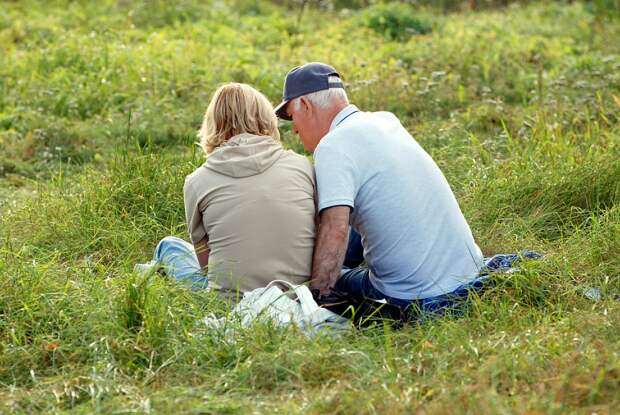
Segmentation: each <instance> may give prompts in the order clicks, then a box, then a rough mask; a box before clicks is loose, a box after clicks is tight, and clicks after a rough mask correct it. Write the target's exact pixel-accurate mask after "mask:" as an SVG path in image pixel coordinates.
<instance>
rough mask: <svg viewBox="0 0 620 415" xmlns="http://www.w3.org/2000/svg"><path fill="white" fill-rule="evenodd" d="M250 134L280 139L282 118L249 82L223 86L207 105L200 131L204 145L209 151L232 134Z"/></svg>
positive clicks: (206, 151)
mask: <svg viewBox="0 0 620 415" xmlns="http://www.w3.org/2000/svg"><path fill="white" fill-rule="evenodd" d="M242 133H248V134H255V135H263V136H270V137H272V138H273V139H274V140H276V141H280V132H279V131H278V119H277V118H276V114H275V112H274V111H273V106H272V105H271V103H270V102H269V100H268V99H267V98H266V97H265V96H264V95H263V94H261V93H260V92H259V91H257V90H256V89H254V88H252V87H251V86H250V85H247V84H239V83H229V84H225V85H222V86H220V87H219V88H218V89H217V90H216V91H215V93H213V97H212V98H211V102H210V103H209V106H208V107H207V111H206V112H205V116H204V120H203V121H202V127H201V128H200V131H199V132H198V137H200V145H201V146H202V148H203V150H204V151H205V153H207V154H209V153H211V152H212V151H213V150H215V149H216V148H218V147H219V146H221V145H222V144H224V143H225V142H226V141H228V140H229V139H230V138H231V137H234V136H236V135H238V134H242Z"/></svg>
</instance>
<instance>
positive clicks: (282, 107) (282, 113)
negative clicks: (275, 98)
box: [274, 101, 292, 121]
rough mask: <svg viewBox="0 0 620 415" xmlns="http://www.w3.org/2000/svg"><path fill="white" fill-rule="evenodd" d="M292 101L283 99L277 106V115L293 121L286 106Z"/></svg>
mask: <svg viewBox="0 0 620 415" xmlns="http://www.w3.org/2000/svg"><path fill="white" fill-rule="evenodd" d="M289 102H290V101H282V102H281V103H280V105H278V106H277V107H276V108H275V110H274V111H275V112H276V116H277V117H278V118H281V119H283V120H287V121H292V118H291V117H289V115H288V114H287V113H286V106H287V104H288V103H289Z"/></svg>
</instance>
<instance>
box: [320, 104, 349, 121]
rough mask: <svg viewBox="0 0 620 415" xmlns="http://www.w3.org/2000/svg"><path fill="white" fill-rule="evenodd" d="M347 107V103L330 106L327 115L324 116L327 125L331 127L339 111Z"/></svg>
mask: <svg viewBox="0 0 620 415" xmlns="http://www.w3.org/2000/svg"><path fill="white" fill-rule="evenodd" d="M348 106H349V103H348V102H345V101H341V102H337V103H336V104H334V105H332V106H331V107H330V108H329V111H328V113H327V114H326V118H327V125H332V122H334V118H336V116H337V115H338V114H340V111H342V110H343V109H345V108H346V107H348Z"/></svg>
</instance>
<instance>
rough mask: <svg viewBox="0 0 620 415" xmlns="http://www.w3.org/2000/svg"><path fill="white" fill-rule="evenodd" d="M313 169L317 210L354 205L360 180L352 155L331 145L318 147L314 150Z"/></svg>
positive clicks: (352, 206)
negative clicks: (317, 200)
mask: <svg viewBox="0 0 620 415" xmlns="http://www.w3.org/2000/svg"><path fill="white" fill-rule="evenodd" d="M314 169H315V174H316V185H317V191H318V196H319V204H318V210H319V212H320V211H322V210H323V209H327V208H329V207H333V206H350V207H351V208H354V207H355V196H356V195H357V192H358V190H359V182H360V181H359V178H358V175H359V172H358V170H357V168H356V165H355V161H354V160H353V158H352V157H350V156H349V155H347V154H345V153H344V152H343V151H341V150H340V149H337V148H335V147H333V146H323V147H318V148H317V149H316V151H315V152H314Z"/></svg>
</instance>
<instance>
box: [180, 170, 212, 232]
mask: <svg viewBox="0 0 620 415" xmlns="http://www.w3.org/2000/svg"><path fill="white" fill-rule="evenodd" d="M198 196H199V195H198V193H197V192H196V190H195V189H194V186H192V183H191V181H190V180H189V177H186V178H185V184H184V185H183V201H184V203H185V222H186V223H187V230H188V232H189V239H190V240H191V241H192V243H193V244H196V243H198V242H199V241H200V240H201V239H202V238H204V237H205V236H206V235H207V231H206V229H205V228H204V225H203V221H202V212H201V211H200V206H199V202H200V201H199V200H198Z"/></svg>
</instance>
